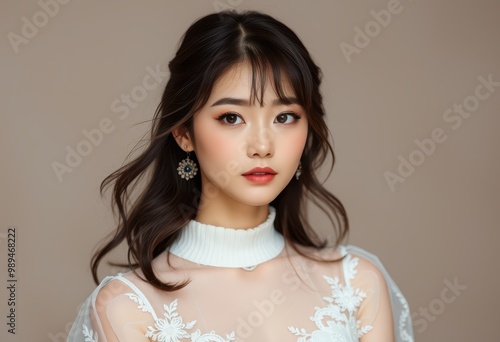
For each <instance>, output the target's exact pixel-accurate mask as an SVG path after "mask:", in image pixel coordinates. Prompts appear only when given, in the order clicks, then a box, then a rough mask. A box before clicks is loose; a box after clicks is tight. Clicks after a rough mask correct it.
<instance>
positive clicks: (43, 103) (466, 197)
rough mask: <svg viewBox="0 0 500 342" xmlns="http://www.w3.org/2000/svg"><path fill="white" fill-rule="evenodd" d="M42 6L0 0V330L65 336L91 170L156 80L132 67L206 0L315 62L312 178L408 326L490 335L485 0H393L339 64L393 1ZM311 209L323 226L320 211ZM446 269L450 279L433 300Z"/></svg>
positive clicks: (114, 162)
mask: <svg viewBox="0 0 500 342" xmlns="http://www.w3.org/2000/svg"><path fill="white" fill-rule="evenodd" d="M60 2H61V3H62V2H63V1H62V0H60ZM40 3H54V1H53V0H42V1H41V2H40ZM40 3H39V2H37V1H34V0H31V1H22V2H18V1H12V0H11V1H7V0H2V2H1V9H0V25H1V35H2V37H3V38H2V40H1V43H0V44H1V56H2V60H1V64H0V68H1V69H0V70H1V81H0V87H1V88H0V101H1V102H0V106H1V125H0V153H1V163H0V172H1V177H0V182H1V183H0V185H1V188H0V189H1V195H0V210H1V211H0V253H1V254H0V261H1V264H0V282H1V283H0V285H1V286H0V317H2V318H1V319H0V327H1V328H0V329H1V331H0V339H1V340H2V341H64V340H65V337H66V333H67V330H68V329H69V327H70V325H71V321H72V319H74V317H75V315H76V312H77V309H78V306H79V305H80V303H81V302H82V301H83V300H84V299H85V298H86V297H87V296H88V295H89V294H90V292H91V291H92V289H93V288H94V284H93V282H92V280H91V277H90V271H89V267H88V264H89V259H90V256H91V252H92V248H93V247H94V246H95V245H96V243H97V242H98V241H99V240H100V239H101V238H102V237H103V236H104V235H105V233H106V232H108V231H109V230H110V229H112V228H113V224H114V221H113V218H112V215H111V211H110V206H109V201H108V199H109V198H108V197H107V198H104V199H101V198H100V197H99V193H98V187H99V184H100V182H101V181H102V179H103V178H104V177H105V176H106V175H107V174H109V173H110V172H112V171H114V170H115V169H116V168H118V167H119V166H120V165H121V163H122V162H123V161H124V159H125V158H126V156H127V154H128V152H129V151H130V150H131V149H132V147H133V146H134V145H135V143H136V142H137V141H138V140H139V139H140V138H141V137H142V134H143V133H144V132H147V130H148V128H149V123H148V120H149V119H150V118H151V117H152V114H153V111H154V109H155V108H156V105H157V104H158V101H159V97H160V95H161V91H162V88H163V86H164V84H165V82H166V78H165V79H164V80H163V82H162V83H161V84H160V83H156V87H155V88H154V89H151V90H146V91H145V92H143V93H141V91H142V90H144V88H142V82H143V79H144V77H145V76H146V75H147V74H148V68H150V69H154V68H155V67H156V65H158V64H160V66H161V69H162V70H166V62H168V60H170V59H171V58H172V56H173V53H174V51H175V48H176V46H177V42H178V40H179V38H180V36H181V35H182V33H183V32H184V31H185V30H186V29H187V27H188V26H189V25H190V24H191V23H192V22H193V21H194V20H195V19H197V18H198V17H200V16H202V15H205V14H208V13H210V12H213V11H215V10H216V9H217V8H216V7H217V5H218V4H221V3H226V4H227V3H230V4H231V6H234V7H236V8H240V9H257V10H262V11H265V12H268V13H270V14H272V15H274V16H276V17H277V18H278V19H280V20H282V21H283V22H285V23H286V24H287V25H289V26H290V27H291V28H292V29H293V30H294V31H295V32H296V33H297V34H298V35H299V36H300V37H301V38H302V39H303V41H304V43H305V45H306V46H307V47H308V49H309V50H310V52H311V54H312V55H313V57H314V58H315V60H316V62H317V63H318V64H319V66H320V67H321V68H322V70H323V72H324V85H323V93H324V97H325V106H326V109H327V112H328V115H329V118H328V123H329V127H330V129H331V131H332V134H333V137H334V139H335V151H336V155H337V164H336V165H335V168H334V174H333V177H332V178H330V179H329V180H328V182H327V185H328V187H329V189H331V190H333V191H334V193H335V194H336V195H338V197H339V198H340V199H341V200H342V201H343V203H344V204H345V206H346V207H347V210H348V213H349V215H350V216H349V217H350V220H351V224H352V233H351V236H350V241H349V242H350V243H351V244H354V245H358V246H360V247H363V248H365V249H367V250H368V251H371V252H372V253H374V254H376V255H377V256H379V258H380V259H381V261H382V262H383V263H384V264H385V266H386V268H387V269H388V270H389V272H390V273H391V275H392V276H393V278H394V279H395V280H396V282H397V283H398V284H399V286H400V288H401V289H402V290H403V292H404V293H405V295H406V297H407V299H408V301H409V303H410V307H411V310H412V312H413V314H414V319H415V321H417V320H419V323H418V326H417V325H416V326H415V334H416V340H417V341H478V340H481V341H493V340H497V339H498V331H497V330H498V327H497V326H498V324H497V323H496V320H497V319H498V318H499V315H498V310H497V306H498V304H499V303H498V302H499V301H498V299H497V297H498V289H499V288H500V277H499V276H498V274H497V270H498V266H497V260H498V252H497V250H498V247H497V244H498V242H499V236H500V234H499V232H498V228H499V224H498V212H499V209H500V197H499V195H498V193H499V191H500V182H499V181H498V179H497V176H498V175H499V174H500V161H499V158H498V157H499V153H498V148H499V147H500V144H499V143H500V138H499V133H500V132H499V127H500V116H499V115H500V87H498V86H496V87H492V88H491V89H492V92H491V94H490V95H489V97H488V98H487V99H484V100H477V103H474V101H475V100H474V96H475V89H476V86H477V85H478V84H480V83H479V79H478V77H480V76H483V77H484V78H487V77H488V75H490V74H491V75H492V76H490V77H492V78H493V80H495V81H496V82H498V81H500V45H499V44H498V36H499V34H500V21H499V20H498V13H499V11H500V5H499V3H498V2H497V1H495V0H490V1H488V0H480V1H479V0H478V1H454V0H441V1H431V0H418V1H409V0H404V1H401V3H400V4H399V7H398V8H399V10H400V12H399V13H396V14H393V15H392V16H391V21H390V23H389V24H388V25H385V26H386V27H380V25H379V28H380V32H376V31H370V32H371V34H372V37H370V42H369V44H368V45H367V46H366V47H363V48H361V49H360V53H359V54H353V55H352V56H351V61H350V63H349V62H348V60H347V59H346V57H345V55H344V54H343V53H342V51H341V48H340V46H341V44H342V43H345V44H351V45H353V44H354V40H355V36H356V31H355V29H356V27H358V28H360V29H361V30H364V29H365V26H366V25H368V26H367V27H368V29H372V30H376V29H377V24H374V22H373V23H370V22H372V21H374V17H373V14H371V12H370V11H377V12H378V11H380V10H382V9H387V8H388V6H391V4H393V5H394V4H395V2H394V1H393V0H392V1H388V0H376V1H374V0H372V1H346V0H345V1H340V0H338V1H307V2H306V1H284V0H280V1H278V0H275V1H264V0H261V1H249V0H231V1H228V0H221V1H218V2H212V1H200V0H199V1H180V0H179V1H153V0H148V1H127V2H125V1H117V0H114V1H96V0H92V1H71V2H68V3H67V4H60V5H59V8H55V7H54V6H52V7H51V9H49V10H44V9H43V7H42V5H41V4H40ZM43 11H46V12H47V11H52V12H53V13H52V14H53V16H49V15H47V14H45V15H44V14H43V13H40V12H43ZM55 12H57V13H55ZM395 12H396V11H395ZM23 18H25V19H23ZM44 18H45V19H47V20H45V22H44ZM27 21H29V22H31V23H34V22H36V23H38V25H39V27H38V28H37V31H35V32H29V31H27V30H26V28H25V29H24V34H25V36H30V37H29V38H26V37H25V38H23V39H25V41H24V42H23V43H19V44H20V45H17V46H15V44H14V45H13V44H12V43H11V42H10V39H9V35H10V37H11V38H12V37H13V35H14V34H15V35H18V38H19V37H22V36H23V26H27V25H28V24H26V22H27ZM30 33H31V34H30ZM358 43H359V42H358ZM481 91H485V89H482V90H481ZM130 94H135V97H136V99H137V101H134V103H133V104H131V105H128V106H127V108H128V110H129V114H128V116H126V117H124V113H125V112H124V110H123V111H120V110H117V108H116V107H112V105H113V104H116V103H115V102H116V101H120V98H121V96H122V95H130ZM484 94H486V93H484ZM138 96H139V97H138ZM140 96H142V98H141V97H140ZM464 101H465V102H466V103H467V105H468V106H469V107H470V106H475V105H477V106H478V107H477V108H474V109H475V110H474V111H472V112H471V114H470V116H469V117H468V118H467V119H463V121H462V122H461V125H460V127H458V128H457V129H453V128H452V125H453V123H452V122H451V123H450V122H446V121H444V119H443V113H445V112H446V111H448V110H451V111H453V105H454V103H456V104H463V103H464ZM122 105H123V104H122ZM131 106H134V107H135V108H132V107H131ZM113 108H114V109H113ZM449 113H451V114H448V115H451V116H452V117H454V118H457V117H458V114H456V113H452V112H449ZM120 116H121V117H120ZM106 123H107V124H108V125H111V126H110V127H111V128H110V127H108V128H107V129H108V133H105V134H103V138H102V141H100V142H99V141H98V142H96V144H95V146H94V145H90V146H92V149H91V151H88V152H89V153H88V155H87V156H84V157H82V160H81V161H80V163H79V164H78V165H75V166H74V167H73V168H72V172H71V173H64V174H63V175H62V178H61V180H59V179H58V177H57V176H56V173H55V172H54V170H53V167H52V164H53V163H54V162H58V163H61V164H64V163H65V158H66V154H67V150H66V148H67V147H69V148H72V149H76V148H77V146H80V148H82V147H85V146H84V145H85V144H89V143H88V142H87V143H85V141H86V140H88V139H87V138H86V137H85V135H84V134H83V133H82V131H83V130H87V131H91V130H95V129H98V128H99V125H104V126H105V127H106ZM435 129H441V130H442V133H443V134H444V135H445V136H446V140H445V141H444V142H442V143H437V144H436V148H435V150H434V151H433V152H432V153H430V155H429V156H427V155H425V156H424V159H423V160H421V162H422V163H421V164H420V165H419V166H416V167H415V169H414V171H413V173H411V175H408V177H406V178H405V179H406V181H405V182H404V183H397V184H396V185H395V188H394V189H393V190H394V191H392V190H391V188H390V186H389V185H388V183H387V182H386V180H385V178H384V173H385V172H386V171H389V172H393V173H397V168H398V164H399V163H400V160H399V159H398V156H401V157H402V158H405V159H408V158H409V157H410V155H411V156H412V158H416V157H418V153H419V152H415V151H417V150H418V147H417V145H416V144H415V142H414V140H415V139H419V140H424V139H429V138H431V136H432V131H433V130H435ZM88 146H89V145H87V147H88ZM421 155H423V154H421ZM415 160H416V159H415ZM416 162H418V160H416ZM312 220H313V222H315V223H316V226H317V227H318V229H321V223H322V222H323V221H322V219H321V217H318V216H313V217H312ZM10 225H13V226H15V227H17V241H16V242H17V266H16V267H17V269H16V271H17V273H16V277H17V279H18V283H17V292H16V296H17V304H18V306H17V327H16V335H15V336H12V335H11V334H8V333H7V331H6V330H7V329H6V320H7V318H6V316H7V298H6V296H7V289H6V287H7V281H6V276H7V273H6V272H7V269H6V261H5V258H6V255H7V239H6V238H7V236H6V233H7V229H8V227H9V226H10ZM115 271H116V270H115V269H110V268H107V269H103V275H104V273H106V272H115ZM447 281H448V282H451V283H453V282H454V281H456V282H458V283H459V284H461V285H463V287H466V288H465V289H464V288H462V289H461V290H459V291H456V293H455V294H454V295H453V294H452V292H447V293H446V296H447V297H442V293H443V291H447V290H445V289H446V287H447V285H446V282H447ZM450 296H453V297H450ZM446 298H448V299H446ZM449 298H452V300H450V299H449ZM445 301H446V302H445ZM423 310H427V311H428V312H429V314H428V315H427V316H425V315H424V314H423Z"/></svg>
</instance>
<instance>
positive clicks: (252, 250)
mask: <svg viewBox="0 0 500 342" xmlns="http://www.w3.org/2000/svg"><path fill="white" fill-rule="evenodd" d="M275 217H276V209H275V208H274V207H271V206H269V215H268V217H267V219H266V221H264V222H263V223H261V224H260V225H258V226H257V227H255V228H249V229H234V228H226V227H219V226H214V225H209V224H204V223H201V222H198V221H195V220H191V221H189V222H188V223H187V225H186V226H184V227H183V228H182V231H181V234H180V236H179V238H178V239H177V240H176V241H174V243H173V244H172V245H171V246H170V249H169V251H170V252H171V253H172V254H174V255H176V256H178V257H181V258H183V259H186V260H189V261H191V262H194V263H197V264H201V265H207V266H216V267H241V268H245V269H253V268H254V267H255V266H257V265H258V264H261V263H264V262H266V261H268V260H271V259H273V258H275V257H276V256H277V255H278V254H280V253H281V251H282V250H283V248H284V246H285V241H284V238H283V235H281V234H280V233H279V232H277V231H276V230H275V229H274V219H275Z"/></svg>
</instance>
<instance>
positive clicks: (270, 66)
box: [241, 49, 308, 109]
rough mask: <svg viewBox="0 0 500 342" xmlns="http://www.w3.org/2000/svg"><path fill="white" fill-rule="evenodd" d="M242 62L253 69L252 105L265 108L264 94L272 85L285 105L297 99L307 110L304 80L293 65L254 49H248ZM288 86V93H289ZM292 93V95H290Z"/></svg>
mask: <svg viewBox="0 0 500 342" xmlns="http://www.w3.org/2000/svg"><path fill="white" fill-rule="evenodd" d="M241 62H246V63H248V64H249V65H250V68H251V75H252V76H251V77H252V83H251V87H250V103H251V104H253V103H255V101H258V103H259V104H260V106H261V107H262V106H263V101H264V92H265V89H266V86H267V85H268V84H269V83H270V85H271V86H272V87H273V90H274V93H275V94H276V96H277V98H278V99H279V100H280V101H281V102H282V103H284V104H292V103H294V102H293V101H290V98H293V97H295V98H296V99H297V101H298V104H299V105H300V106H302V107H303V108H305V109H307V105H308V104H307V103H306V98H307V96H305V94H304V91H303V90H304V84H303V81H302V80H303V78H301V76H300V75H298V74H299V73H300V71H299V70H295V68H294V67H293V65H291V64H292V63H290V62H289V61H286V60H285V59H283V58H281V57H277V55H273V54H269V51H267V55H265V54H264V53H259V51H255V50H253V49H248V51H246V54H245V56H244V58H242V60H241ZM287 85H288V89H289V90H288V93H287ZM290 91H291V93H290Z"/></svg>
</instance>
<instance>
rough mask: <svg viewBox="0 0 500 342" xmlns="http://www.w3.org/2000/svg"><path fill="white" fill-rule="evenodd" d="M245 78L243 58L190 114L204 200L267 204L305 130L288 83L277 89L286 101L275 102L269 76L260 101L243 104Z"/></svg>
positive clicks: (290, 171)
mask: <svg viewBox="0 0 500 342" xmlns="http://www.w3.org/2000/svg"><path fill="white" fill-rule="evenodd" d="M251 77H252V76H251V69H250V66H249V64H247V63H242V64H238V65H236V66H234V67H233V68H231V69H230V70H229V71H228V72H226V73H225V74H224V75H223V76H222V77H221V78H220V79H219V81H218V82H216V84H215V85H214V87H213V89H212V93H211V95H210V98H209V99H208V101H207V103H206V104H205V106H204V107H203V108H202V109H201V110H200V111H199V112H198V113H196V115H195V116H194V122H193V125H194V136H195V142H196V145H195V146H193V147H194V151H195V153H196V157H197V158H198V162H199V168H200V172H201V177H202V193H203V195H204V197H205V200H209V201H212V200H213V201H219V200H220V201H229V202H230V201H238V202H240V203H242V204H246V205H252V206H260V205H266V204H269V203H270V202H271V201H272V200H273V199H275V198H276V197H277V196H278V195H279V193H280V192H281V191H282V190H283V189H284V188H285V187H286V185H287V184H288V183H289V182H290V180H291V179H292V177H294V175H295V171H296V170H297V167H298V165H299V161H300V157H301V155H302V152H303V150H304V146H305V143H306V139H307V131H308V124H307V117H306V113H305V112H304V109H303V108H302V107H301V106H300V105H298V104H297V103H296V100H295V95H294V93H293V91H292V88H291V87H290V86H289V85H288V84H284V87H283V88H284V90H285V94H286V96H287V97H289V98H290V103H281V102H280V100H279V99H278V98H277V96H276V94H275V93H274V89H273V87H272V86H271V84H270V83H269V81H268V82H267V84H266V89H265V92H264V101H263V106H262V107H261V106H260V104H259V102H258V101H255V103H249V99H250V88H251V82H252V79H251ZM255 168H269V169H266V170H259V169H257V170H254V171H252V170H253V169H255Z"/></svg>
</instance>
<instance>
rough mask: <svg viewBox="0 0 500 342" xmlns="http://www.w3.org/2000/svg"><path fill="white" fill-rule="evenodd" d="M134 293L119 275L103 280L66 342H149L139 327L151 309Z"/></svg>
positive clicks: (128, 283) (85, 306)
mask: <svg viewBox="0 0 500 342" xmlns="http://www.w3.org/2000/svg"><path fill="white" fill-rule="evenodd" d="M137 291H138V289H137V288H135V286H134V285H133V284H132V283H130V282H129V281H127V280H126V279H125V278H124V277H122V276H121V275H118V276H114V277H111V276H110V277H106V278H105V279H104V280H103V281H102V282H101V284H100V285H99V286H98V287H97V288H96V289H95V290H94V292H93V293H92V294H91V295H90V296H89V298H88V299H87V300H86V301H85V303H84V304H83V305H82V308H81V309H80V312H79V313H78V315H77V318H76V320H75V322H74V323H73V326H72V328H71V331H70V333H69V336H68V339H67V341H68V342H70V341H71V342H73V341H74V342H77V341H78V342H80V341H82V342H111V341H113V342H114V341H124V342H128V341H149V340H148V339H147V337H146V332H145V331H144V328H141V327H144V326H147V323H148V322H149V321H151V319H152V318H151V312H152V308H151V306H150V305H149V303H146V302H145V301H144V300H143V299H142V298H141V296H140V295H139V294H138V293H137ZM138 308H139V309H140V310H138Z"/></svg>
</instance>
